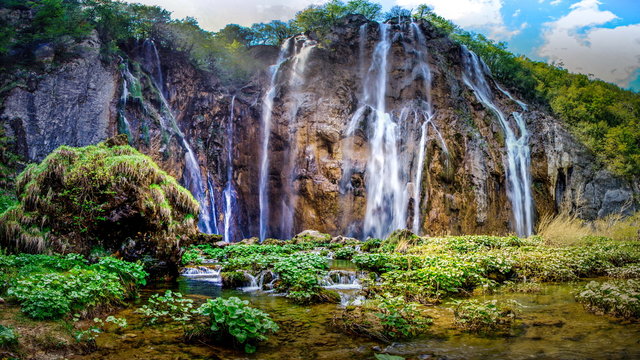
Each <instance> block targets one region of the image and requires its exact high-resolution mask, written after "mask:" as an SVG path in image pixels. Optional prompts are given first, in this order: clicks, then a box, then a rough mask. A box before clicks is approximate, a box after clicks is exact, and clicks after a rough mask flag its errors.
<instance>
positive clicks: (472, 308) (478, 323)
mask: <svg viewBox="0 0 640 360" xmlns="http://www.w3.org/2000/svg"><path fill="white" fill-rule="evenodd" d="M455 304H456V307H455V309H454V311H453V315H454V321H455V325H456V326H457V327H459V328H461V329H463V330H465V331H471V332H479V331H495V330H498V329H504V328H508V327H510V326H511V325H512V324H513V322H514V321H515V319H516V315H517V307H518V304H517V303H516V302H514V301H512V302H509V303H504V304H498V303H497V301H496V300H493V301H485V302H480V301H478V300H461V301H456V302H455Z"/></svg>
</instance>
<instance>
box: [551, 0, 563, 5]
mask: <svg viewBox="0 0 640 360" xmlns="http://www.w3.org/2000/svg"><path fill="white" fill-rule="evenodd" d="M561 2H562V0H553V1H552V2H550V3H549V4H551V5H559V4H560V3H561Z"/></svg>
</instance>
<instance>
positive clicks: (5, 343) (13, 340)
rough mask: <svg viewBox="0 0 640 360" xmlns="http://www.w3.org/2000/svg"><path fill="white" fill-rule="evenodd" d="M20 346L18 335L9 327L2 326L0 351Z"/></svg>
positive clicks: (0, 328) (0, 327) (0, 326)
mask: <svg viewBox="0 0 640 360" xmlns="http://www.w3.org/2000/svg"><path fill="white" fill-rule="evenodd" d="M16 345H18V334H16V331H15V330H14V329H13V328H11V327H8V326H4V325H0V349H10V348H13V347H15V346H16Z"/></svg>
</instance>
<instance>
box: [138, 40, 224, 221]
mask: <svg viewBox="0 0 640 360" xmlns="http://www.w3.org/2000/svg"><path fill="white" fill-rule="evenodd" d="M143 50H144V55H145V60H146V61H147V62H150V63H151V64H150V66H151V68H150V69H148V72H149V73H151V75H152V77H151V78H152V80H153V82H154V85H155V87H156V88H157V89H158V96H159V97H160V101H161V102H162V105H163V114H164V115H166V117H165V116H161V119H160V120H161V121H160V124H161V126H162V127H163V130H164V131H168V132H171V133H173V134H175V135H176V136H177V137H178V138H179V140H180V143H181V144H182V146H183V147H184V149H185V153H184V160H185V161H184V163H185V169H184V172H183V173H182V182H183V184H184V186H185V187H186V188H188V189H189V191H191V193H192V194H193V196H194V197H195V198H196V200H197V201H198V204H200V220H199V222H198V228H199V229H200V231H202V232H205V233H207V234H217V233H218V226H217V213H216V204H215V194H214V186H213V180H212V177H211V176H209V175H208V176H207V184H206V185H205V181H204V179H203V178H202V173H201V172H200V165H199V163H198V160H197V158H196V155H195V153H194V151H193V149H192V148H191V146H190V145H189V142H188V141H187V138H186V137H185V136H184V134H183V133H182V131H181V130H180V128H179V127H178V122H177V121H176V118H175V116H174V115H173V113H172V111H171V107H170V105H169V102H168V101H167V99H166V97H165V95H164V93H165V92H164V80H163V76H162V66H161V63H160V56H159V55H158V49H157V48H156V45H155V43H154V42H153V40H145V42H144V43H143ZM207 193H208V196H207Z"/></svg>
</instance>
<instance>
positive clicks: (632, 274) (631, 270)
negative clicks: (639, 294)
mask: <svg viewBox="0 0 640 360" xmlns="http://www.w3.org/2000/svg"><path fill="white" fill-rule="evenodd" d="M606 272H607V276H609V277H612V278H617V279H639V278H640V264H631V265H627V266H623V267H612V268H609V269H607V270H606Z"/></svg>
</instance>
